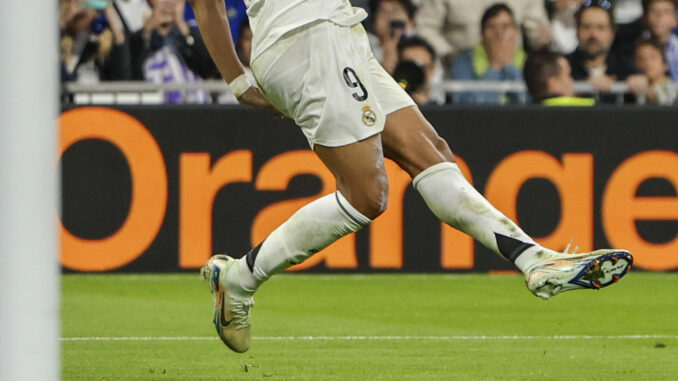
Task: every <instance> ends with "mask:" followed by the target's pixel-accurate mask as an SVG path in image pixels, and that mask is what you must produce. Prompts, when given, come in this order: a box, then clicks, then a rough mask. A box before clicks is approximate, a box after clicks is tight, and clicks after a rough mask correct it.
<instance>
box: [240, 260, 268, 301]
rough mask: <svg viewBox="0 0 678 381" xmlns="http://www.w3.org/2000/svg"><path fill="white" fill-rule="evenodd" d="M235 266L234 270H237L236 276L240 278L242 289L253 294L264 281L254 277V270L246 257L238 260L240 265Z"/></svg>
mask: <svg viewBox="0 0 678 381" xmlns="http://www.w3.org/2000/svg"><path fill="white" fill-rule="evenodd" d="M233 267H234V269H233V270H234V271H235V272H236V274H234V275H235V278H236V279H237V280H238V282H239V286H240V288H241V289H242V291H243V292H245V293H249V294H253V293H254V292H255V291H256V290H257V288H259V285H261V283H262V282H261V281H260V280H258V279H256V278H255V277H254V274H252V271H251V270H250V268H249V266H248V265H247V261H246V259H245V257H243V258H241V259H239V260H238V266H233Z"/></svg>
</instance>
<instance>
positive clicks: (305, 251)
mask: <svg viewBox="0 0 678 381" xmlns="http://www.w3.org/2000/svg"><path fill="white" fill-rule="evenodd" d="M315 151H316V153H317V154H318V156H319V157H320V158H321V159H322V161H323V162H324V163H325V165H326V166H327V167H328V168H329V169H330V171H332V173H333V174H334V175H335V177H336V179H337V191H336V192H335V193H332V194H329V195H326V196H324V197H321V198H319V199H317V200H315V201H313V202H311V203H310V204H308V205H306V206H304V207H303V208H301V209H299V210H298V211H297V212H296V213H295V214H294V215H293V216H292V217H290V218H289V219H288V220H287V221H285V222H284V223H283V224H282V225H280V226H279V227H278V228H277V229H275V230H274V231H273V232H272V233H271V234H270V235H269V236H268V237H267V238H266V239H265V240H264V241H263V242H262V243H261V244H259V245H258V246H256V247H255V248H253V249H252V250H250V251H249V252H248V253H247V254H246V255H245V256H244V257H242V258H240V259H233V258H231V257H229V256H226V255H215V256H213V257H212V258H211V259H210V260H209V261H208V262H207V263H206V264H205V266H204V267H203V270H202V274H203V277H204V278H205V280H207V281H208V283H209V286H210V289H211V290H212V293H213V295H214V298H215V301H214V302H215V313H214V324H215V326H216V328H217V332H218V334H219V337H221V339H222V341H223V342H224V343H225V344H226V345H227V346H228V347H229V348H231V349H232V350H234V351H236V352H245V351H247V350H248V349H249V346H250V309H251V307H252V306H253V305H254V299H253V294H254V292H255V291H256V290H257V289H258V288H259V286H260V285H261V284H262V283H263V282H264V281H266V280H267V279H268V278H270V277H271V275H273V274H275V273H278V272H280V271H283V270H284V269H286V268H288V267H290V266H292V265H294V264H297V263H301V262H303V261H304V260H305V259H307V258H309V257H310V256H311V255H313V254H315V253H317V252H318V251H320V250H322V249H324V248H325V247H327V246H328V245H329V244H331V243H332V242H334V241H336V240H337V239H339V238H341V237H343V236H345V235H347V234H349V233H353V232H356V231H358V230H360V229H361V228H363V227H364V226H366V225H368V224H369V223H370V222H371V221H372V219H374V218H376V217H377V216H378V215H379V214H381V213H382V212H383V210H384V209H385V208H386V200H387V199H388V180H387V178H386V172H385V171H384V157H383V153H382V150H381V139H380V136H379V135H375V136H372V137H370V138H368V139H365V140H363V141H360V142H356V143H353V144H349V145H346V146H342V147H324V146H320V145H316V146H315Z"/></svg>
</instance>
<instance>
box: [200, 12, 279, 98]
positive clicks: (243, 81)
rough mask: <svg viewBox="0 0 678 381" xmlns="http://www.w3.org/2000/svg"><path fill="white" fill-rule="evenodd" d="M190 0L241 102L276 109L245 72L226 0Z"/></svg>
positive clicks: (214, 57) (214, 55)
mask: <svg viewBox="0 0 678 381" xmlns="http://www.w3.org/2000/svg"><path fill="white" fill-rule="evenodd" d="M189 3H190V4H191V7H192V8H193V12H194V13H195V19H196V21H197V22H198V27H199V28H200V34H201V35H202V39H203V41H204V42H205V46H207V50H208V51H209V53H210V55H211V56H212V60H214V63H215V64H216V65H217V68H218V69H219V71H220V72H221V76H222V77H223V78H224V80H226V83H228V85H229V87H230V88H231V91H233V93H234V94H235V96H236V97H237V98H238V101H239V102H240V103H242V104H244V105H247V106H253V107H260V108H273V107H272V106H271V104H270V103H269V102H268V100H266V97H264V95H263V94H262V93H261V92H260V91H259V89H257V88H256V87H254V86H252V85H251V84H250V83H249V81H248V79H247V76H246V75H245V70H244V69H243V65H242V63H241V62H240V60H239V59H238V55H237V54H236V52H235V44H234V43H233V38H232V37H231V30H230V27H229V24H228V17H227V14H226V4H224V0H189Z"/></svg>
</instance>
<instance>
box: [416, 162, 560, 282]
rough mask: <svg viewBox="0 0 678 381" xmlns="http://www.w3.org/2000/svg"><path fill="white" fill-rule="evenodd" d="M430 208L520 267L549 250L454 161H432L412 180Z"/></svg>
mask: <svg viewBox="0 0 678 381" xmlns="http://www.w3.org/2000/svg"><path fill="white" fill-rule="evenodd" d="M413 185H414V188H415V189H417V190H418V191H419V193H420V194H421V196H422V197H423V198H424V201H426V204H427V205H428V207H429V209H431V211H432V212H433V214H435V215H436V217H438V218H439V219H440V220H441V221H443V222H445V223H447V224H448V225H450V226H452V227H454V228H456V229H459V230H461V231H463V232H464V233H466V234H468V235H470V236H472V237H473V238H475V239H476V240H478V241H479V242H480V243H481V244H483V245H484V246H485V247H487V248H489V249H491V250H493V251H494V252H495V253H497V254H501V255H503V256H504V257H505V258H506V259H508V260H510V261H511V262H513V263H514V264H515V265H516V266H517V267H518V268H519V269H520V270H521V271H523V272H524V271H525V270H526V269H528V268H530V267H531V266H532V265H533V264H534V263H535V262H537V261H538V260H539V259H540V258H542V257H543V256H544V255H545V254H547V253H555V252H553V251H552V250H548V249H545V248H543V247H541V246H539V245H538V244H537V243H535V242H534V240H532V238H530V237H529V236H528V235H527V234H525V232H523V231H522V230H521V229H520V228H519V227H518V226H517V225H516V224H515V223H514V222H513V221H511V220H510V219H508V218H507V217H506V216H504V215H503V214H502V213H501V212H500V211H498V210H497V209H496V208H495V207H494V206H492V204H490V203H489V201H487V200H486V199H485V198H484V197H483V196H482V195H481V194H480V193H478V191H476V189H475V188H473V186H471V184H469V183H468V181H466V179H465V178H464V175H462V173H461V171H460V170H459V167H458V166H457V164H456V163H449V162H445V163H439V164H436V165H433V166H431V167H429V168H427V169H426V170H424V171H423V172H421V173H420V174H418V175H417V176H416V177H415V178H414V180H413Z"/></svg>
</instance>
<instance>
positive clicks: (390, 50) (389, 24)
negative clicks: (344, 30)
mask: <svg viewBox="0 0 678 381" xmlns="http://www.w3.org/2000/svg"><path fill="white" fill-rule="evenodd" d="M416 10H417V9H416V7H415V6H414V5H413V4H412V2H411V1H410V0H370V14H371V15H372V33H369V34H368V38H369V40H370V47H371V48H372V53H373V54H374V57H375V58H376V59H377V61H379V62H380V63H381V65H382V66H383V67H384V69H386V71H388V72H389V73H393V69H394V68H395V66H396V64H397V63H398V41H400V38H401V37H402V36H411V35H412V34H413V33H414V14H415V12H416Z"/></svg>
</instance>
